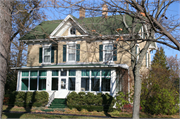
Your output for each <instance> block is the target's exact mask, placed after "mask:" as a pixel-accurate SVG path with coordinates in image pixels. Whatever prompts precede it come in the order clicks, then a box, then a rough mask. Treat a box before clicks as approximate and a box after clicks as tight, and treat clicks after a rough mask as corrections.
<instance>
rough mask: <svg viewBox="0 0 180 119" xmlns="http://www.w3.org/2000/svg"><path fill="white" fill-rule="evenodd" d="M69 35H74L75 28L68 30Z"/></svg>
mask: <svg viewBox="0 0 180 119" xmlns="http://www.w3.org/2000/svg"><path fill="white" fill-rule="evenodd" d="M70 35H76V28H75V27H71V28H70Z"/></svg>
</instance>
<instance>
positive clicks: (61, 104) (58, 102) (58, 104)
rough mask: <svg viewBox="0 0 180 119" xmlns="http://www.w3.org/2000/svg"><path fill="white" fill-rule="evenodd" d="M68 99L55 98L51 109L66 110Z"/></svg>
mask: <svg viewBox="0 0 180 119" xmlns="http://www.w3.org/2000/svg"><path fill="white" fill-rule="evenodd" d="M66 107H67V106H66V99H60V98H55V99H54V100H53V101H52V103H51V105H50V107H49V108H66Z"/></svg>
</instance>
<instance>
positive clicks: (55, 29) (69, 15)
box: [50, 15, 87, 38]
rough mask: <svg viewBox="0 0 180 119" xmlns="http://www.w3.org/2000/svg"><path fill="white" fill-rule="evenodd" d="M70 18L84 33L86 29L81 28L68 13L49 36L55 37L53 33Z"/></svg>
mask: <svg viewBox="0 0 180 119" xmlns="http://www.w3.org/2000/svg"><path fill="white" fill-rule="evenodd" d="M69 19H71V20H72V21H73V22H75V23H76V24H77V25H78V26H79V27H80V28H81V29H82V30H83V31H84V32H85V33H87V31H86V30H85V29H84V28H82V27H81V26H80V24H79V23H78V22H77V21H76V20H75V19H74V18H73V17H72V16H71V15H68V16H67V17H66V18H65V19H64V20H63V21H62V22H61V23H60V24H59V25H58V26H57V27H56V29H55V30H54V31H53V32H52V33H51V34H50V38H56V37H54V35H55V34H56V33H57V32H58V30H59V29H60V28H61V27H62V26H63V25H64V24H65V23H66V22H67V21H68V20H69Z"/></svg>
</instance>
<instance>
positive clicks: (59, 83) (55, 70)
mask: <svg viewBox="0 0 180 119" xmlns="http://www.w3.org/2000/svg"><path fill="white" fill-rule="evenodd" d="M53 71H58V76H53V75H52V72H53ZM59 77H60V71H59V70H51V91H59V90H60V89H59V85H60V81H59V79H60V78H59ZM53 78H57V79H58V89H57V90H52V79H53Z"/></svg>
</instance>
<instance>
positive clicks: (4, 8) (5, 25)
mask: <svg viewBox="0 0 180 119" xmlns="http://www.w3.org/2000/svg"><path fill="white" fill-rule="evenodd" d="M11 10H12V8H11V2H10V0H0V27H1V28H0V116H1V117H2V111H3V108H2V107H3V99H4V88H5V83H6V73H7V63H8V56H9V50H10V37H11V28H12V27H11ZM1 117H0V118H1Z"/></svg>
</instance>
